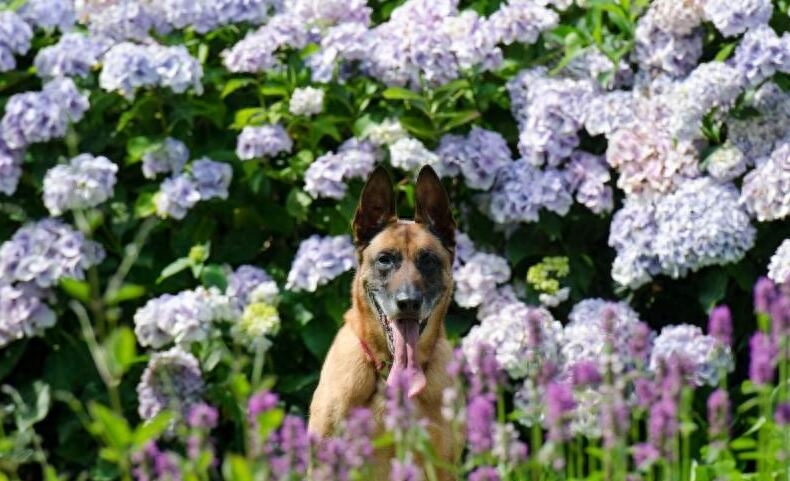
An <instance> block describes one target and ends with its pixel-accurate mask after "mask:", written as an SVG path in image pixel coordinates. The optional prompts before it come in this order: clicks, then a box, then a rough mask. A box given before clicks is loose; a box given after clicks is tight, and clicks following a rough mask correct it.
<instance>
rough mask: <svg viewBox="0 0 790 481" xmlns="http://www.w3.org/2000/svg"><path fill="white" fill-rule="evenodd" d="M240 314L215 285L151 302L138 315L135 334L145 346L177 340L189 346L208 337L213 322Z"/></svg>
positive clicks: (159, 346)
mask: <svg viewBox="0 0 790 481" xmlns="http://www.w3.org/2000/svg"><path fill="white" fill-rule="evenodd" d="M240 315H241V313H240V312H239V309H238V308H237V305H236V304H235V303H234V302H233V301H232V300H231V298H230V296H228V295H226V294H223V293H222V292H220V291H219V290H218V289H217V288H214V287H211V288H208V289H206V288H203V287H199V288H197V289H194V290H186V291H181V292H179V293H177V294H164V295H162V296H160V297H157V298H155V299H151V300H150V301H148V302H147V303H146V304H145V305H144V306H143V307H141V308H140V309H138V310H137V312H135V314H134V333H135V335H136V336H137V341H138V342H139V343H140V345H141V346H150V347H152V348H154V349H159V348H161V347H164V346H166V345H168V344H170V343H175V344H178V345H180V346H186V347H188V346H189V345H190V344H191V343H193V342H198V341H202V340H204V339H206V338H207V337H208V335H209V333H210V330H211V328H212V324H213V323H215V322H220V321H230V320H234V319H236V318H238V317H239V316H240Z"/></svg>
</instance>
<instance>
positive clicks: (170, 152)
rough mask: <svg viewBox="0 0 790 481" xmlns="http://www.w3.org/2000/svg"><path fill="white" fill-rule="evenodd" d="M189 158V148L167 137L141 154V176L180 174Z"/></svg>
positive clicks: (148, 177)
mask: <svg viewBox="0 0 790 481" xmlns="http://www.w3.org/2000/svg"><path fill="white" fill-rule="evenodd" d="M187 160H189V149H187V146H186V144H184V143H183V142H181V141H180V140H178V139H174V138H172V137H167V138H165V140H163V141H162V142H161V143H158V144H156V145H155V146H154V147H153V148H152V149H150V150H148V151H146V153H145V154H143V167H142V168H143V176H145V178H146V179H153V178H155V177H156V176H157V174H167V173H172V174H174V175H176V174H180V173H181V171H182V170H183V168H184V165H185V164H186V163H187Z"/></svg>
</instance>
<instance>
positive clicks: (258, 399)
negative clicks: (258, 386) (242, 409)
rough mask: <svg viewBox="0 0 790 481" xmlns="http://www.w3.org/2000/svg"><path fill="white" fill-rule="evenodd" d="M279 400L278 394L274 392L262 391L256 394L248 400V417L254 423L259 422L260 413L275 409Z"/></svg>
mask: <svg viewBox="0 0 790 481" xmlns="http://www.w3.org/2000/svg"><path fill="white" fill-rule="evenodd" d="M278 401H279V398H278V397H277V394H274V393H273V392H269V391H261V392H259V393H257V394H254V395H253V396H252V397H250V399H249V401H247V419H248V420H249V422H250V423H253V424H254V423H255V422H257V419H258V415H259V414H261V413H263V412H266V411H270V410H272V409H274V408H275V407H276V406H277V402H278Z"/></svg>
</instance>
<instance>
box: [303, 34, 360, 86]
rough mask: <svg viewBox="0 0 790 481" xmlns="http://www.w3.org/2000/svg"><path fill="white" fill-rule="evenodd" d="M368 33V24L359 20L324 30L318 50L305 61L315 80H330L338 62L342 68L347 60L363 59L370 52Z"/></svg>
mask: <svg viewBox="0 0 790 481" xmlns="http://www.w3.org/2000/svg"><path fill="white" fill-rule="evenodd" d="M368 33H369V31H368V28H367V26H365V25H363V24H361V23H357V22H346V23H341V24H340V25H336V26H334V27H331V28H329V29H328V30H327V31H326V32H324V34H323V36H322V37H321V43H320V46H319V49H318V51H316V52H314V53H312V54H311V55H310V56H309V57H307V59H306V61H305V63H307V66H308V67H310V70H311V72H312V76H311V78H312V79H313V81H314V82H330V81H331V80H332V77H333V76H334V74H335V70H336V67H337V66H338V64H340V65H341V68H342V66H344V65H346V64H345V62H352V61H358V60H363V59H364V58H365V55H367V52H368V50H367V49H368V42H367V38H368ZM340 80H341V81H342V80H343V79H342V78H341V79H340Z"/></svg>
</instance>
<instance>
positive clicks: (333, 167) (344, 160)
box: [304, 138, 379, 199]
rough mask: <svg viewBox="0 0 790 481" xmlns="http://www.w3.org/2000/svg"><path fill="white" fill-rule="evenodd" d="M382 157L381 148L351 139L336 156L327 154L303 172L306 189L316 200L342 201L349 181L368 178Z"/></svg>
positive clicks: (331, 153)
mask: <svg viewBox="0 0 790 481" xmlns="http://www.w3.org/2000/svg"><path fill="white" fill-rule="evenodd" d="M378 158H379V151H378V149H377V148H376V147H375V146H374V145H373V144H372V143H370V142H368V141H364V140H363V141H359V140H357V139H356V138H351V139H348V140H346V141H345V142H343V144H341V145H340V147H339V148H338V149H337V152H336V153H333V152H329V153H327V154H324V155H322V156H320V157H318V158H317V159H315V161H314V162H313V163H312V164H310V167H308V168H307V171H305V173H304V190H305V191H306V192H307V193H308V194H310V195H311V196H312V197H313V198H316V199H317V198H320V197H328V198H330V199H342V198H343V196H345V195H346V190H347V189H348V187H347V185H346V182H347V181H349V180H350V179H355V178H357V179H358V178H365V177H367V175H368V174H370V173H371V172H372V171H373V167H374V166H375V164H376V161H377V160H378Z"/></svg>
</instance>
